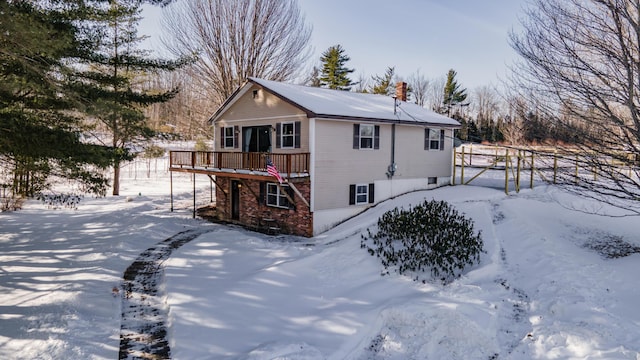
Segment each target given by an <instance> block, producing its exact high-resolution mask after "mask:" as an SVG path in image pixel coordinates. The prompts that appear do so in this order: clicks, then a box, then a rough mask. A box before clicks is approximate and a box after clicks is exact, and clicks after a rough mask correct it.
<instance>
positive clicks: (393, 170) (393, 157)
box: [387, 124, 398, 180]
mask: <svg viewBox="0 0 640 360" xmlns="http://www.w3.org/2000/svg"><path fill="white" fill-rule="evenodd" d="M397 168H398V166H397V165H396V124H391V164H389V167H388V168H387V178H388V179H389V180H391V179H392V178H393V175H394V174H395V173H396V169H397Z"/></svg>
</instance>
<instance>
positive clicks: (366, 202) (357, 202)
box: [355, 184, 369, 205]
mask: <svg viewBox="0 0 640 360" xmlns="http://www.w3.org/2000/svg"><path fill="white" fill-rule="evenodd" d="M361 186H364V188H365V189H366V191H365V192H364V195H365V196H366V198H365V199H364V201H358V195H363V193H359V192H358V188H360V187H361ZM355 200H356V203H355V205H364V204H368V203H369V184H356V199H355Z"/></svg>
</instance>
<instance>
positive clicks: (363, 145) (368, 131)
mask: <svg viewBox="0 0 640 360" xmlns="http://www.w3.org/2000/svg"><path fill="white" fill-rule="evenodd" d="M353 148H354V149H379V148H380V126H378V125H371V124H353Z"/></svg>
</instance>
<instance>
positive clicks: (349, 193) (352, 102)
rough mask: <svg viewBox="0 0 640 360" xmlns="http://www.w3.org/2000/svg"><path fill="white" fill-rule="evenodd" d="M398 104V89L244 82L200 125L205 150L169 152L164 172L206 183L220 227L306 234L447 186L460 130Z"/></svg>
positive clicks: (402, 89) (401, 96)
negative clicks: (207, 136) (208, 138)
mask: <svg viewBox="0 0 640 360" xmlns="http://www.w3.org/2000/svg"><path fill="white" fill-rule="evenodd" d="M403 100H406V84H404V83H399V84H398V86H397V91H396V97H390V96H383V95H373V94H362V93H353V92H347V91H339V90H330V89H324V88H315V87H306V86H299V85H292V84H286V83H281V82H275V81H268V80H262V79H256V78H250V79H249V80H248V82H247V83H245V84H244V85H243V86H242V87H240V88H239V89H238V90H236V91H235V92H234V93H233V94H232V95H231V96H230V97H229V98H228V99H227V100H226V101H225V103H224V104H222V106H221V107H220V108H219V109H218V110H217V111H216V112H215V114H213V116H212V117H211V119H210V120H209V121H210V124H211V125H212V126H213V128H214V131H215V141H214V143H215V149H214V151H212V152H195V151H186V152H185V151H172V152H171V165H170V170H171V171H185V172H193V173H202V174H207V175H209V177H210V178H211V180H212V181H213V182H215V189H216V209H217V212H218V214H217V216H218V217H219V218H220V219H222V220H225V221H230V222H234V223H238V224H241V225H245V226H250V227H255V228H257V229H260V230H264V231H269V230H271V231H274V232H283V233H289V234H295V235H301V236H314V235H317V234H319V233H322V232H323V231H326V230H328V229H330V228H331V227H333V226H335V225H337V224H338V223H340V222H342V221H344V220H345V219H348V218H350V217H352V216H354V215H356V214H358V213H360V212H362V211H364V210H366V209H367V208H368V207H370V206H373V205H375V204H376V203H378V202H380V201H383V200H385V199H389V198H391V197H394V196H397V195H399V194H403V193H406V192H409V191H414V190H420V189H429V188H434V187H438V186H442V185H447V184H449V183H450V181H451V176H452V161H453V151H452V150H453V131H454V129H456V128H459V127H460V124H459V123H458V122H457V121H455V120H453V119H451V118H448V117H446V116H443V115H440V114H437V113H435V112H433V111H430V110H427V109H424V108H422V107H420V106H418V105H416V104H412V103H408V102H406V101H403ZM267 164H269V165H273V166H275V168H276V169H277V173H276V172H274V167H272V166H267ZM277 174H279V175H280V176H281V178H282V180H283V181H282V183H280V181H279V180H278V179H277V178H276V177H275V176H274V175H277Z"/></svg>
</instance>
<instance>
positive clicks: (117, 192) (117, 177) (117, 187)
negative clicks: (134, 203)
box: [113, 161, 120, 196]
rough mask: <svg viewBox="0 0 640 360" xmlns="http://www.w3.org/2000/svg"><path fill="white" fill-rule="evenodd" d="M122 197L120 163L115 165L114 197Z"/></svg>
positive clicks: (117, 162)
mask: <svg viewBox="0 0 640 360" xmlns="http://www.w3.org/2000/svg"><path fill="white" fill-rule="evenodd" d="M119 195H120V162H119V161H116V162H115V163H114V164H113V196H119Z"/></svg>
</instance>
